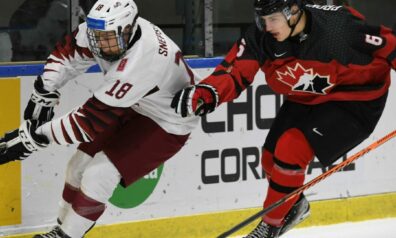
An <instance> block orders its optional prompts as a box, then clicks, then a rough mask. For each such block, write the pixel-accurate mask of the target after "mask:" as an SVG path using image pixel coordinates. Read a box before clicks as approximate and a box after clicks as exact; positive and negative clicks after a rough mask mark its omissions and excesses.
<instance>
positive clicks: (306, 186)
mask: <svg viewBox="0 0 396 238" xmlns="http://www.w3.org/2000/svg"><path fill="white" fill-rule="evenodd" d="M395 136H396V130H394V131H392V132H391V133H389V134H387V135H386V136H384V137H383V138H381V139H379V140H377V141H375V142H374V143H372V144H371V145H369V146H367V147H366V148H364V149H362V150H361V151H359V152H357V153H356V154H354V155H352V156H350V157H348V158H347V159H346V160H344V161H343V162H341V163H339V164H338V165H336V166H334V167H333V168H331V169H329V170H328V171H326V172H325V173H323V174H321V175H319V176H317V177H316V178H314V179H312V180H311V181H309V182H308V183H306V184H304V185H303V186H302V187H300V188H298V189H296V190H294V191H293V192H291V193H289V194H287V195H286V196H284V197H283V198H282V199H280V200H278V201H277V202H275V203H273V204H271V205H270V206H268V207H266V208H264V209H263V210H261V211H259V212H257V213H256V214H254V215H253V216H251V217H249V218H247V219H246V220H244V221H243V222H241V223H239V224H237V225H236V226H234V227H232V228H231V229H229V230H228V231H226V232H224V233H222V234H221V235H219V236H218V237H217V238H225V237H228V236H229V235H231V234H233V233H234V232H236V231H238V230H240V229H241V228H242V227H245V226H246V225H248V224H250V223H251V222H253V221H254V220H256V219H257V218H259V217H262V216H264V215H265V214H267V213H269V212H270V211H272V210H274V209H275V208H277V207H279V206H280V205H282V204H283V203H285V202H287V201H288V200H289V199H292V198H294V197H295V196H298V195H300V194H301V193H303V192H304V191H305V190H307V189H309V188H310V187H312V186H314V185H315V184H317V183H319V182H320V181H322V180H324V179H326V178H327V177H329V176H330V175H332V174H334V173H335V172H337V171H339V170H340V169H342V168H344V167H346V166H348V165H349V164H351V163H352V162H353V161H355V160H357V159H358V158H360V157H362V156H363V155H365V154H367V153H368V152H370V151H372V150H374V149H375V148H377V147H379V146H380V145H382V144H384V143H385V142H387V141H389V140H390V139H392V138H393V137H395Z"/></svg>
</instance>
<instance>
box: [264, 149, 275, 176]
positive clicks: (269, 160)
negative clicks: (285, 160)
mask: <svg viewBox="0 0 396 238" xmlns="http://www.w3.org/2000/svg"><path fill="white" fill-rule="evenodd" d="M273 157H274V156H273V154H272V153H271V152H269V151H268V150H266V149H264V151H263V154H262V155H261V166H262V167H263V170H264V171H265V174H266V175H267V177H271V171H272V168H273V167H274V159H273Z"/></svg>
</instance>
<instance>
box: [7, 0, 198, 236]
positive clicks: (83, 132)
mask: <svg viewBox="0 0 396 238" xmlns="http://www.w3.org/2000/svg"><path fill="white" fill-rule="evenodd" d="M96 63H98V64H99V66H100V68H101V69H102V72H103V74H104V83H103V85H102V86H101V87H99V89H97V90H96V91H95V92H94V94H93V96H92V98H90V99H89V100H88V101H87V102H85V103H84V104H83V105H81V106H80V107H78V108H76V109H75V110H73V111H72V112H70V113H68V114H66V115H63V116H61V117H58V118H56V119H52V117H53V107H54V106H55V105H56V104H57V101H58V100H59V97H60V94H59V92H58V91H57V90H58V89H60V88H61V87H62V86H63V85H65V84H66V83H67V81H69V80H70V79H72V78H74V77H75V76H77V75H79V74H82V73H84V72H85V71H86V70H87V69H88V68H89V67H90V66H92V65H94V64H96ZM195 80H197V81H199V79H198V78H197V75H195V74H194V73H193V72H192V71H191V69H190V68H189V67H188V66H187V65H186V63H185V61H184V60H183V57H182V54H181V52H180V50H179V48H178V47H177V46H176V44H175V43H174V42H172V40H170V39H169V38H168V37H167V36H166V35H165V34H164V33H163V31H162V30H161V29H159V28H158V27H157V26H155V25H153V24H152V23H150V22H148V21H147V20H145V19H143V18H141V17H139V16H138V9H137V6H136V4H135V3H134V2H133V0H99V1H97V2H96V3H95V5H94V6H93V7H92V9H91V11H90V12H89V14H88V16H87V20H86V22H85V23H82V24H80V25H79V27H78V29H77V30H76V31H75V32H74V34H73V36H68V37H66V39H65V42H64V43H63V44H58V45H57V46H56V49H55V50H54V51H53V52H52V53H51V55H50V56H49V57H48V59H47V62H46V64H45V67H44V73H43V75H42V77H38V79H37V80H36V81H35V84H34V88H35V90H34V92H33V94H32V97H31V99H30V101H29V103H28V106H27V108H26V110H25V115H24V117H25V120H26V121H25V122H23V123H22V125H21V126H20V128H19V129H17V130H15V131H13V132H11V133H7V134H6V135H5V137H4V138H2V139H1V140H0V164H4V163H7V162H9V161H13V160H22V159H24V158H26V157H28V156H29V155H30V154H31V153H32V152H34V151H37V150H42V149H44V148H45V147H46V146H47V145H48V144H50V143H56V144H60V145H68V144H77V143H79V144H80V145H79V147H78V150H77V152H76V153H75V154H74V155H73V157H72V158H71V160H70V162H69V164H68V168H67V171H66V181H65V186H64V190H63V196H62V201H61V209H60V212H59V217H58V223H59V226H57V227H55V228H54V229H53V230H52V231H50V232H49V233H47V234H42V235H36V236H35V237H37V238H39V237H62V238H68V237H72V238H79V237H83V236H84V234H85V233H86V232H87V231H88V230H89V229H90V228H91V227H92V226H93V225H94V224H95V222H96V221H97V219H98V218H99V217H100V216H101V215H102V214H103V212H104V211H105V208H106V202H107V201H108V199H109V198H110V197H111V195H112V193H113V191H114V189H115V188H116V186H117V185H118V184H119V183H120V182H121V184H122V185H124V186H128V185H130V184H131V183H133V182H134V181H136V180H138V179H139V178H141V177H143V176H144V175H145V174H147V173H148V172H150V171H152V170H153V169H155V168H156V167H158V166H159V165H160V164H162V163H163V162H164V161H166V160H167V159H169V158H171V157H172V156H173V155H174V154H176V153H177V152H178V151H179V150H180V149H181V148H182V146H183V145H184V143H185V141H186V140H187V138H188V135H189V133H190V132H191V130H192V129H193V128H194V127H195V125H196V124H197V121H198V117H193V118H181V117H179V116H178V115H177V114H175V113H174V111H173V109H171V108H170V106H169V105H170V104H171V100H172V98H173V95H174V94H175V93H176V92H177V91H179V90H181V89H182V88H184V87H186V86H189V85H191V84H194V81H195ZM101 83H102V82H101ZM98 84H99V82H98ZM51 119H52V120H51Z"/></svg>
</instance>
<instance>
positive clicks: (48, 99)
mask: <svg viewBox="0 0 396 238" xmlns="http://www.w3.org/2000/svg"><path fill="white" fill-rule="evenodd" d="M59 97H60V93H59V92H58V91H54V92H49V91H47V90H45V89H44V83H43V80H42V78H41V77H40V76H38V77H37V79H36V81H35V82H34V90H33V93H32V95H31V97H30V100H29V102H28V105H27V107H26V109H25V113H24V119H25V120H32V119H33V120H39V121H42V122H47V121H50V120H51V119H52V118H53V117H54V106H55V105H57V104H58V102H59Z"/></svg>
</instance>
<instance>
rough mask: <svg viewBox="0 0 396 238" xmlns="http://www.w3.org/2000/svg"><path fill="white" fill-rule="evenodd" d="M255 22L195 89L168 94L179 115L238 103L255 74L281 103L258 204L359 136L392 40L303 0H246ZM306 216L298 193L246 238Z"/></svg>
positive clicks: (381, 91) (372, 116) (391, 62)
mask: <svg viewBox="0 0 396 238" xmlns="http://www.w3.org/2000/svg"><path fill="white" fill-rule="evenodd" d="M254 6H255V13H256V14H255V18H256V24H254V25H252V26H251V27H250V28H248V30H247V31H246V33H245V35H244V36H243V37H242V38H241V39H239V40H238V41H237V42H236V43H235V45H234V47H233V48H232V49H231V50H230V51H229V53H228V54H227V56H226V57H225V59H224V61H223V62H222V63H221V64H220V65H219V66H217V67H216V69H215V71H214V72H213V73H212V75H210V76H209V77H207V78H206V79H204V80H202V81H201V82H200V83H199V84H196V85H194V86H190V87H187V88H185V89H183V90H181V91H180V92H179V93H177V94H176V95H175V97H174V98H173V101H172V107H174V108H175V111H176V112H177V113H180V114H181V116H183V117H186V116H190V115H194V114H196V115H197V114H198V115H204V114H206V113H208V112H211V111H213V110H215V108H216V107H217V106H218V105H219V104H221V103H223V102H228V101H231V100H233V99H235V98H237V97H238V96H239V95H240V93H241V92H242V91H243V90H244V89H246V88H247V87H248V86H249V85H250V84H251V83H252V82H253V79H254V76H255V75H256V73H257V71H258V70H259V69H261V70H262V71H263V72H264V73H265V79H266V81H267V84H268V86H269V87H271V88H272V89H273V91H274V92H276V93H279V94H283V95H284V96H285V98H286V100H285V102H284V104H283V105H282V107H281V109H280V111H279V112H278V114H277V116H276V119H275V121H274V123H273V125H272V127H271V129H270V131H269V133H268V136H267V138H266V140H265V143H264V149H265V150H264V152H263V156H262V166H263V169H264V171H265V172H266V174H267V178H268V180H269V188H268V191H267V193H266V194H267V196H266V198H265V201H264V207H268V206H269V205H270V204H273V203H274V202H276V201H278V200H279V199H281V198H283V197H284V196H285V195H286V194H288V193H290V192H292V191H294V190H295V189H297V188H299V187H301V186H302V185H303V184H304V179H305V170H306V168H307V166H308V165H309V163H310V162H311V161H312V160H313V158H314V157H315V156H316V157H318V159H319V160H320V162H321V163H322V164H323V165H324V166H328V165H331V164H332V163H334V162H335V161H336V160H337V159H338V158H339V157H341V156H342V155H344V154H345V153H346V152H348V151H349V150H351V149H352V148H354V147H355V146H356V145H358V144H360V143H361V142H362V141H363V140H365V139H366V138H367V137H368V136H369V135H370V134H371V133H372V131H373V130H374V128H375V126H376V124H377V122H378V120H379V118H380V116H381V114H382V111H383V109H384V106H385V102H386V98H387V94H388V88H389V85H390V72H391V69H392V68H393V69H395V68H396V49H395V48H396V37H395V35H394V33H393V32H392V31H391V30H390V29H388V28H386V27H383V26H381V27H378V26H370V25H368V24H367V23H366V22H365V21H364V17H363V16H362V15H361V14H360V13H358V12H357V11H356V10H354V9H353V8H350V7H344V6H329V5H312V4H307V2H306V1H304V0H255V4H254ZM308 215H309V203H308V201H307V199H306V198H305V197H304V196H303V195H302V196H300V197H296V198H294V199H290V200H288V201H287V202H285V203H284V204H283V205H281V206H279V207H278V208H276V209H274V210H273V211H271V212H270V213H268V214H266V215H264V217H263V218H262V221H260V223H259V224H258V226H257V227H256V228H255V229H254V230H253V231H252V232H251V233H250V234H249V235H248V236H247V238H277V237H279V236H280V235H282V234H283V233H284V232H286V231H287V230H289V229H291V228H292V227H294V226H295V225H296V224H298V223H299V222H300V221H301V220H303V219H304V218H306V217H307V216H308Z"/></svg>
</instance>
